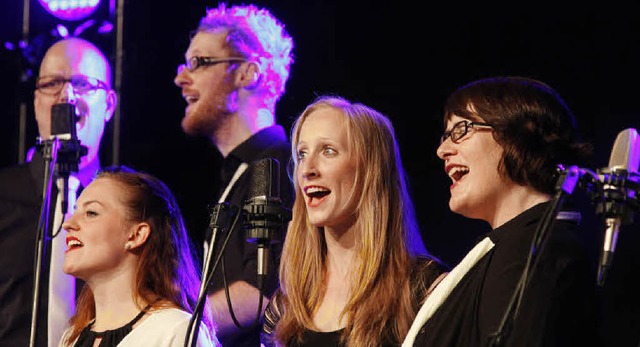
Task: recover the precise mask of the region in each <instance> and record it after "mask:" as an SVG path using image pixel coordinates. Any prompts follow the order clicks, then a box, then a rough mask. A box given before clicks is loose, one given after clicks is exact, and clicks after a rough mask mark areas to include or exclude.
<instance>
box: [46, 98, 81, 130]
mask: <svg viewBox="0 0 640 347" xmlns="http://www.w3.org/2000/svg"><path fill="white" fill-rule="evenodd" d="M64 134H69V135H71V136H72V137H75V135H76V107H75V105H73V104H69V103H62V104H55V105H53V106H51V135H52V136H54V135H64Z"/></svg>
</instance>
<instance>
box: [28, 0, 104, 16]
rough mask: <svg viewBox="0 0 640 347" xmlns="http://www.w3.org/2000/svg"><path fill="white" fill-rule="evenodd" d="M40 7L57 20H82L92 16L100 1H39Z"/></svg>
mask: <svg viewBox="0 0 640 347" xmlns="http://www.w3.org/2000/svg"><path fill="white" fill-rule="evenodd" d="M38 2H40V5H42V7H44V8H45V9H46V10H47V11H48V12H49V13H51V14H52V15H54V16H56V17H57V18H60V19H64V20H81V19H84V18H86V17H88V16H90V15H91V14H92V13H93V12H94V11H95V10H96V9H97V8H98V4H100V0H38Z"/></svg>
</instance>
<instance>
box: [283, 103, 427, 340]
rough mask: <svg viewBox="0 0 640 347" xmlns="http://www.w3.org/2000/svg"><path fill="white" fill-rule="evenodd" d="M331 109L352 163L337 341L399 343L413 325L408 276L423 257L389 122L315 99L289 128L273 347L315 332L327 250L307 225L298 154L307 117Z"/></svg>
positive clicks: (362, 109) (318, 231)
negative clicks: (351, 210)
mask: <svg viewBox="0 0 640 347" xmlns="http://www.w3.org/2000/svg"><path fill="white" fill-rule="evenodd" d="M327 108H333V109H336V110H338V111H340V113H341V114H342V115H343V116H344V118H345V120H346V124H347V134H348V141H349V148H350V150H351V153H353V157H352V159H353V160H354V161H356V163H357V165H356V167H357V169H356V170H357V171H356V179H355V183H354V186H355V189H354V192H355V194H354V195H353V196H352V199H355V204H353V205H355V206H356V208H355V215H356V221H355V227H354V228H355V230H357V232H356V244H357V250H356V257H357V259H356V264H357V265H356V268H354V269H352V277H351V281H352V283H353V286H352V288H351V294H350V297H349V300H348V302H347V304H346V306H345V308H344V311H343V317H344V318H345V319H346V327H345V329H344V331H343V332H342V334H341V341H342V342H343V343H345V344H346V345H348V346H378V345H380V344H382V343H383V342H385V341H392V342H393V343H397V344H400V342H401V341H402V339H403V338H404V336H405V334H406V333H407V331H408V329H409V327H410V325H411V322H412V320H413V318H414V317H415V309H414V307H413V303H412V298H411V289H410V281H409V279H410V272H411V268H412V266H411V264H412V260H413V258H414V256H417V255H427V252H426V249H425V247H424V244H423V243H422V240H421V238H420V235H419V230H418V226H417V222H416V219H415V215H414V208H413V204H412V201H411V199H410V197H409V193H408V190H407V184H406V177H405V172H404V169H403V167H402V161H401V158H400V153H399V150H398V146H397V142H396V138H395V135H394V129H393V126H392V124H391V122H390V121H389V120H388V119H387V118H386V117H385V116H384V115H382V114H381V113H379V112H377V111H376V110H373V109H371V108H369V107H367V106H365V105H362V104H357V103H351V102H349V101H347V100H345V99H343V98H340V97H335V96H321V97H319V98H318V99H317V100H316V101H315V102H314V103H312V104H311V105H309V106H308V107H307V108H306V109H305V110H304V112H303V113H302V114H301V115H300V117H299V118H298V119H297V120H296V121H295V122H294V125H293V128H292V151H293V158H294V163H295V167H294V171H295V172H294V175H293V177H294V185H295V190H296V199H295V202H294V204H293V208H292V220H291V222H290V225H289V229H288V231H287V236H286V238H285V242H284V246H283V252H282V258H281V263H280V272H279V274H280V293H279V295H280V297H279V298H278V300H280V301H281V304H282V306H283V308H284V310H283V314H282V316H281V319H280V320H279V322H278V324H277V326H276V329H275V340H276V341H277V342H278V343H279V344H283V345H288V344H289V343H295V342H301V340H302V336H303V332H304V330H305V329H314V323H313V316H314V314H315V313H316V312H317V310H318V308H319V307H320V304H321V303H322V298H323V296H324V293H325V290H326V282H327V281H326V280H325V278H326V276H327V265H326V264H327V246H326V241H325V239H324V234H323V230H322V228H318V227H314V226H313V225H311V223H310V221H309V219H308V215H307V210H306V206H305V202H304V201H305V199H304V196H303V192H302V191H301V189H300V187H299V186H298V182H297V175H296V173H297V170H298V162H297V155H296V147H297V144H298V141H299V135H300V128H301V126H302V125H303V124H304V122H305V120H306V119H307V117H308V116H309V115H310V114H311V113H313V112H315V111H317V110H319V109H327Z"/></svg>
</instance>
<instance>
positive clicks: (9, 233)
mask: <svg viewBox="0 0 640 347" xmlns="http://www.w3.org/2000/svg"><path fill="white" fill-rule="evenodd" d="M60 103H66V104H73V105H75V110H76V115H77V116H78V118H77V119H78V121H77V123H76V132H77V136H78V140H79V141H80V144H81V145H83V146H85V147H86V148H87V153H86V155H83V156H82V157H81V158H80V161H79V163H78V172H77V173H73V176H75V177H77V179H78V180H79V182H80V183H81V185H82V186H85V187H86V186H87V185H88V184H89V182H90V181H91V179H92V178H93V176H94V174H95V173H96V171H97V170H98V169H100V158H99V152H100V142H101V140H102V136H103V134H104V129H105V126H106V123H107V122H108V121H109V120H110V119H111V117H112V115H113V112H114V110H115V108H116V104H117V97H116V93H115V91H113V90H112V89H111V67H110V65H109V61H108V59H107V58H106V57H105V56H104V54H103V53H102V52H101V51H100V49H98V48H97V47H96V46H95V45H93V44H92V43H90V42H88V41H86V40H83V39H79V38H68V39H64V40H61V41H58V42H56V43H55V44H53V45H52V46H51V47H50V48H49V49H48V50H47V52H46V53H45V56H44V58H43V60H42V62H41V65H40V72H39V76H38V79H37V81H36V90H35V92H34V110H35V118H36V122H37V123H38V133H39V136H40V139H41V140H44V141H46V140H48V139H50V135H51V108H52V106H53V105H55V104H60ZM41 142H42V141H41ZM27 158H28V160H29V161H28V162H27V163H24V164H20V165H15V166H12V167H8V168H5V169H3V170H2V171H0V264H1V266H0V346H3V347H11V346H20V347H25V346H29V345H30V332H31V318H32V317H31V316H32V305H33V282H34V276H35V272H34V261H35V251H36V236H37V233H38V220H39V218H40V214H41V206H42V202H43V201H42V200H43V192H42V187H43V182H44V173H45V169H44V159H43V154H42V149H41V146H38V147H37V148H36V147H34V148H33V149H32V150H31V151H30V153H29V155H28V156H27ZM59 179H60V177H54V180H59ZM53 187H54V193H53V194H51V204H50V205H51V208H52V210H53V209H54V208H55V206H56V204H57V203H58V202H57V189H56V187H55V184H53ZM72 208H73V206H71V208H70V209H72ZM57 213H58V214H60V216H58V218H57V219H56V218H54V216H53V214H50V216H52V217H51V218H50V222H52V224H56V223H55V220H60V218H62V217H61V213H60V212H57ZM59 227H60V226H59V225H52V226H50V228H52V229H51V230H58V228H59ZM48 230H49V229H48ZM65 235H66V232H65V231H64V230H61V231H60V233H59V234H58V235H56V236H55V238H59V239H60V240H62V242H64V238H65ZM55 238H54V239H55ZM57 242H59V241H57ZM62 257H64V255H62ZM54 258H55V252H52V261H54ZM59 259H60V258H58V260H59ZM51 265H52V266H51V267H49V266H46V267H45V269H46V270H47V273H48V276H44V275H43V277H45V278H41V279H40V281H41V284H42V287H41V288H45V289H43V290H42V291H41V292H40V293H41V294H40V295H39V296H40V299H41V300H40V301H39V311H38V315H37V321H38V328H37V330H36V346H57V345H58V342H59V340H60V336H61V335H62V332H63V331H64V329H65V328H66V327H67V326H68V319H69V318H70V314H72V313H73V312H74V311H73V310H71V312H69V309H72V308H74V306H73V303H74V301H75V295H71V296H69V295H67V294H65V296H64V297H56V296H62V294H60V295H58V294H53V295H52V297H49V294H48V293H49V291H50V290H51V288H49V286H53V284H54V283H58V282H60V281H63V282H64V281H68V278H67V277H65V276H67V275H65V274H64V273H62V272H61V271H60V272H58V271H57V270H55V269H54V268H55V267H56V266H54V264H51ZM72 285H73V286H74V287H72V288H71V289H73V292H74V293H75V281H74V282H73V283H72ZM67 289H69V288H67ZM53 292H55V291H52V293H53ZM63 306H65V308H62V307H63ZM68 308H69V309H68Z"/></svg>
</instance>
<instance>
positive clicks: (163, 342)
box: [58, 308, 222, 347]
mask: <svg viewBox="0 0 640 347" xmlns="http://www.w3.org/2000/svg"><path fill="white" fill-rule="evenodd" d="M149 314H150V315H149V317H147V318H146V319H145V320H143V321H142V322H141V323H140V325H138V326H136V327H134V328H133V330H131V332H130V333H129V334H127V336H125V337H124V339H122V341H120V343H119V344H118V347H140V346H154V347H184V345H185V339H186V335H187V329H188V328H189V320H190V319H191V314H190V313H187V312H185V311H183V310H180V309H177V308H167V309H161V310H159V311H152V312H150V313H149ZM70 332H71V330H70V329H67V331H65V333H64V336H63V337H62V339H61V340H60V344H59V345H58V346H59V347H67V346H73V345H74V344H75V342H76V341H73V343H71V344H64V343H63V341H64V340H65V339H66V337H67V335H68V334H69V333H70ZM196 346H198V347H214V346H215V347H220V346H222V345H221V344H220V342H218V339H217V338H216V336H215V334H214V336H211V335H210V334H209V331H208V330H207V328H206V327H205V325H204V324H202V323H201V324H200V329H199V330H198V341H197V344H196Z"/></svg>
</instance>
